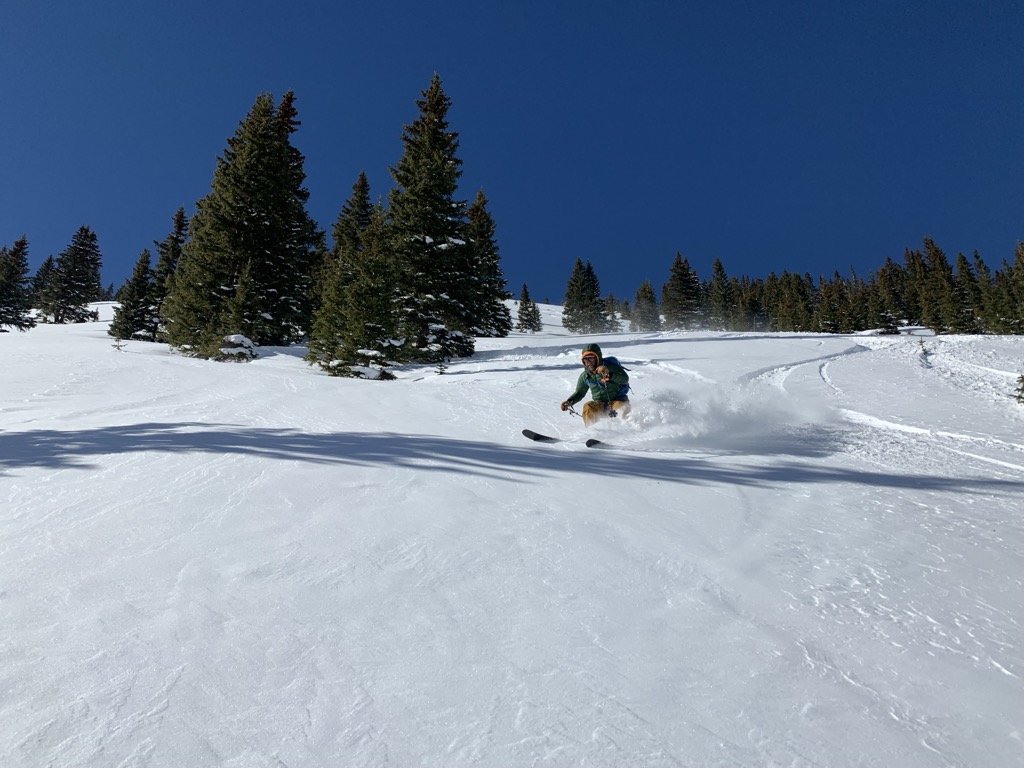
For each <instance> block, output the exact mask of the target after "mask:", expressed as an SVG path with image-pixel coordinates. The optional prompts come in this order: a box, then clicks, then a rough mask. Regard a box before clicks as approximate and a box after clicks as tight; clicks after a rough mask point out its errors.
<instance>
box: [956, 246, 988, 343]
mask: <svg viewBox="0 0 1024 768" xmlns="http://www.w3.org/2000/svg"><path fill="white" fill-rule="evenodd" d="M953 295H954V297H955V300H954V301H953V303H952V308H951V314H950V316H949V318H948V322H949V331H950V333H980V332H981V330H982V317H983V315H984V312H983V309H982V306H981V289H980V288H979V287H978V280H977V278H976V277H975V275H974V270H972V269H971V264H970V262H968V261H967V257H966V256H964V254H963V253H958V254H957V256H956V272H955V273H954V275H953Z"/></svg>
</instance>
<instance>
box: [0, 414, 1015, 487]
mask: <svg viewBox="0 0 1024 768" xmlns="http://www.w3.org/2000/svg"><path fill="white" fill-rule="evenodd" d="M806 438H807V435H806V434H805V435H804V436H803V440H806ZM805 445H806V443H805ZM564 447H565V446H538V445H530V444H527V445H523V446H518V445H508V444H501V443H493V442H483V441H470V440H456V439H452V438H446V437H438V436H434V435H407V434H396V433H386V432H385V433H359V432H336V433H326V434H317V433H308V432H301V431H298V430H293V429H266V428H256V427H239V426H235V425H229V424H201V423H189V422H182V423H171V424H164V423H149V424H134V425H128V426H120V427H106V428H102V429H88V430H79V431H60V430H38V431H31V432H13V433H6V434H0V471H7V472H9V471H10V470H17V469H20V468H32V467H41V468H49V469H90V468H92V467H94V466H95V464H90V463H89V457H99V456H109V455H116V454H126V453H137V452H156V453H173V454H202V455H231V454H234V455H239V456H249V457H253V458H261V459H272V460H282V461H305V462H311V463H314V464H322V465H327V466H356V467H372V466H387V467H392V468H394V467H407V468H410V469H414V470H415V471H418V472H432V473H433V472H442V473H453V474H468V475H475V476H483V477H491V478H494V479H495V480H503V481H506V482H523V481H532V482H544V481H546V480H549V479H550V478H551V477H553V476H557V475H560V474H566V473H569V474H572V473H578V474H581V475H591V474H595V475H603V476H605V477H621V478H634V479H635V478H640V479H647V480H656V481H660V482H671V483H678V484H681V485H711V484H729V485H741V486H767V485H772V484H774V483H830V484H831V483H856V484H862V485H870V486H878V487H887V488H916V489H924V490H948V491H957V492H960V493H965V492H966V493H989V494H991V493H993V492H998V491H1004V492H1019V491H1020V490H1024V482H1020V481H1012V480H998V479H986V478H978V477H973V478H970V477H960V478H957V477H940V476H936V475H907V474H902V475H901V474H887V473H884V472H864V471H859V470H853V469H847V468H843V467H828V466H814V465H809V464H803V463H798V462H796V461H793V460H780V461H778V462H776V463H772V464H768V465H764V464H763V463H762V464H759V465H756V466H736V465H735V462H730V463H729V464H725V463H723V462H720V461H716V460H715V458H714V457H708V456H705V457H693V456H680V455H678V454H675V455H672V454H668V453H656V452H653V453H652V452H648V453H641V452H632V451H594V450H588V449H585V448H581V449H580V450H564ZM762 447H763V448H764V449H765V451H764V453H762V454H761V455H779V454H780V453H782V452H781V451H779V450H778V446H774V447H772V446H770V445H764V446H762ZM814 453H817V455H819V456H821V455H823V454H822V452H821V451H815V452H814ZM747 454H748V455H756V454H757V446H748V450H747ZM732 455H736V454H735V453H733V454H732ZM805 455H806V454H805Z"/></svg>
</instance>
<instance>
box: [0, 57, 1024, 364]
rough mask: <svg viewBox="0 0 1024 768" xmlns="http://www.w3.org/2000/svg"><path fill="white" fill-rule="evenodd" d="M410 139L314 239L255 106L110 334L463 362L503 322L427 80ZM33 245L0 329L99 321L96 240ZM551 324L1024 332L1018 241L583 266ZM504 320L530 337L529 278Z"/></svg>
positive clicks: (439, 98) (285, 156) (316, 359)
mask: <svg viewBox="0 0 1024 768" xmlns="http://www.w3.org/2000/svg"><path fill="white" fill-rule="evenodd" d="M421 96H422V98H421V99H419V100H417V101H416V105H417V109H418V114H417V116H416V118H415V119H414V120H413V121H412V122H411V123H410V124H409V125H406V126H404V131H403V134H402V147H403V152H402V155H401V157H400V159H399V161H398V163H397V164H396V166H395V167H393V168H391V169H390V170H391V177H392V181H393V182H394V186H393V187H392V188H391V189H390V190H389V191H388V192H387V195H386V198H381V197H378V198H377V199H376V200H374V198H373V195H372V193H371V189H370V184H369V181H368V180H367V178H366V175H365V173H360V174H359V176H358V178H357V179H356V180H355V183H354V184H353V186H352V194H351V196H350V197H349V199H348V200H346V201H345V202H344V203H343V204H342V205H341V209H340V212H339V214H338V217H337V219H336V221H335V222H334V225H333V227H332V229H331V235H332V244H331V246H330V247H329V248H328V246H327V245H326V233H325V232H324V231H323V230H321V229H320V228H319V227H318V225H317V224H316V222H314V221H313V220H312V219H311V218H310V217H309V215H308V213H307V212H306V203H307V201H308V196H309V193H308V191H307V190H306V189H305V187H304V186H303V185H304V181H305V171H304V168H303V165H304V161H305V159H304V158H303V156H302V154H301V153H300V152H299V151H298V150H297V149H296V148H295V147H294V146H293V144H292V142H291V138H292V136H293V134H294V133H295V132H296V131H297V130H298V127H299V126H300V124H301V123H300V121H299V120H298V112H297V109H296V106H295V96H294V94H293V93H292V92H288V93H286V94H285V95H284V97H283V98H282V99H281V101H280V102H278V103H276V104H275V102H274V100H273V97H272V96H271V95H270V94H261V95H260V96H259V97H258V98H257V99H256V102H255V104H254V105H253V107H252V108H251V110H250V111H249V113H248V114H247V115H246V117H245V119H244V120H243V121H241V122H240V124H239V127H238V129H237V130H236V131H235V133H234V135H233V136H232V137H231V138H229V139H228V140H227V147H226V149H225V150H224V152H223V154H222V155H221V156H220V157H218V158H217V163H216V168H215V170H214V176H213V181H212V184H211V189H210V193H209V194H208V195H207V196H206V197H205V198H203V199H202V200H200V201H198V202H197V203H196V211H195V215H194V216H193V217H192V219H191V220H188V219H187V217H186V216H185V212H184V209H183V208H180V209H179V210H178V211H177V212H176V213H175V215H174V217H173V219H172V228H171V231H170V233H169V234H168V235H167V236H166V237H165V238H164V239H163V240H162V241H154V247H155V250H156V263H155V264H154V263H153V255H152V254H151V252H150V251H149V250H148V249H146V250H143V251H142V252H141V253H140V255H139V258H138V261H137V262H136V263H135V266H134V269H133V271H132V275H131V276H130V277H129V278H128V280H127V281H126V282H125V283H124V285H122V286H121V288H120V290H119V291H118V293H117V299H118V301H119V306H118V308H117V309H116V311H115V315H114V320H113V322H112V323H111V326H110V330H109V332H110V334H111V335H112V336H114V337H116V338H119V339H138V340H145V341H163V342H167V343H169V344H170V345H171V346H172V347H174V348H175V349H176V350H177V351H179V352H180V353H182V354H186V355H191V356H196V357H203V358H209V359H215V360H245V359H249V358H251V357H252V356H253V354H254V351H253V350H254V347H255V346H267V345H271V346H274V345H288V344H293V343H297V342H304V343H305V344H306V345H307V349H308V353H307V360H308V361H309V362H310V363H311V364H314V365H317V366H319V367H320V368H322V369H323V370H325V371H327V372H328V373H330V374H332V375H342V376H361V377H372V378H390V377H392V374H390V373H389V369H390V368H392V367H394V366H396V365H400V364H405V363H418V364H431V365H436V366H437V367H438V369H439V370H442V371H443V370H444V367H445V365H446V363H447V362H448V361H449V360H451V359H452V358H455V357H465V356H469V355H472V354H473V352H474V349H475V339H476V338H478V337H481V336H505V335H507V334H508V333H509V331H510V330H511V329H512V327H513V322H512V318H511V313H510V311H509V309H508V308H507V305H506V303H505V302H506V299H508V298H511V294H510V293H509V292H508V291H507V290H506V285H505V279H504V277H503V274H502V270H501V264H500V256H499V252H498V245H497V241H496V237H495V223H494V220H493V218H492V217H491V215H490V213H489V211H488V210H487V203H488V201H487V198H486V196H485V195H484V193H483V191H482V190H481V191H479V192H478V193H477V194H476V196H475V198H474V199H473V201H472V202H467V201H465V200H460V199H459V198H458V196H457V195H458V180H459V178H460V177H461V173H462V172H461V164H462V161H461V160H460V159H459V157H458V147H459V137H458V133H457V132H455V131H453V130H451V129H450V127H449V125H448V119H447V114H448V110H449V108H450V106H451V101H450V99H449V98H448V96H447V95H446V94H445V92H444V90H443V88H442V85H441V81H440V78H439V77H438V76H437V75H436V74H435V75H434V77H433V78H432V80H431V82H430V85H429V86H428V88H427V89H426V90H425V91H423V92H422V93H421ZM27 254H28V243H27V240H26V238H25V237H22V238H20V239H19V240H18V241H17V242H16V243H14V245H13V246H12V247H11V248H8V247H6V246H3V247H0V330H3V329H6V328H15V329H19V330H28V329H29V328H31V327H32V326H33V325H34V324H35V323H36V322H54V323H68V322H84V321H87V320H90V319H94V317H95V315H94V314H92V312H91V310H90V309H89V304H90V303H92V302H95V301H101V300H104V299H107V298H110V289H109V288H108V289H107V290H104V289H103V288H102V286H101V284H100V266H101V261H102V258H101V255H100V252H99V248H98V245H97V240H96V235H95V233H93V232H92V230H91V229H89V227H85V226H83V227H81V228H80V229H79V230H78V231H77V232H76V233H75V235H74V237H73V238H72V242H71V244H70V245H69V246H68V248H67V249H65V251H63V252H62V253H61V254H60V255H59V256H58V257H57V258H56V259H54V258H53V257H48V258H47V259H46V261H44V262H43V264H42V265H41V266H40V268H39V270H38V271H37V272H36V274H35V275H34V276H31V277H30V276H29V272H28V261H27ZM563 308H564V313H563V323H564V325H565V327H566V328H567V329H569V330H571V331H573V332H578V333H599V332H611V331H617V330H621V329H622V327H623V324H624V323H628V324H629V327H630V329H631V330H634V331H657V330H661V329H668V330H680V329H681V330H694V329H711V330H730V331H798V332H799V331H806V332H825V333H850V332H856V331H862V330H867V329H880V330H881V331H882V332H888V333H895V332H898V330H899V328H900V327H901V326H907V325H910V326H924V327H928V328H931V329H932V330H934V331H935V332H936V333H1006V334H1019V333H1022V332H1024V245H1020V244H1019V245H1018V247H1017V250H1016V253H1015V258H1014V260H1013V262H1012V263H1008V262H1007V261H1005V260H1004V261H1003V262H1002V265H1001V266H1000V268H998V269H996V270H994V271H993V270H991V269H990V268H989V267H988V266H987V265H986V264H985V263H984V261H983V260H982V259H981V257H980V256H979V255H978V254H977V253H975V254H974V255H973V258H972V259H968V258H967V257H965V256H964V255H963V254H958V256H957V258H956V260H955V262H954V263H952V264H951V263H950V260H949V259H947V257H946V255H945V254H944V253H943V251H942V250H941V249H940V248H939V247H938V246H937V245H936V244H935V243H934V242H933V241H932V240H930V239H925V240H924V243H923V247H922V248H921V249H918V250H911V249H907V250H906V252H905V254H904V259H903V262H902V263H897V262H895V261H893V260H892V259H887V260H886V262H885V264H884V265H883V266H882V267H881V268H880V269H878V270H877V271H876V272H875V273H873V274H871V275H869V276H867V277H866V278H864V277H860V276H858V275H856V274H854V273H852V272H851V274H850V275H849V276H842V275H840V274H839V273H838V272H836V273H834V274H833V275H832V276H831V277H825V276H819V277H818V279H817V280H814V279H813V278H812V277H811V276H810V274H808V273H805V274H803V275H800V274H796V273H790V272H785V271H784V272H783V273H782V274H781V275H776V274H774V273H773V274H770V275H769V276H768V277H767V278H756V279H754V278H750V277H745V276H744V277H735V276H730V275H728V274H727V273H726V271H725V268H724V266H723V265H722V262H721V261H720V260H717V259H716V260H715V262H714V263H713V265H712V269H711V274H710V276H709V277H708V278H707V279H704V280H702V279H701V278H699V277H698V275H697V273H696V271H695V270H694V269H693V268H692V267H691V266H690V263H689V261H688V260H687V259H686V258H683V257H682V256H681V255H680V254H678V253H677V254H676V255H675V260H674V261H673V262H672V264H671V266H670V268H669V270H668V277H667V281H666V282H665V283H664V284H663V285H662V286H661V289H660V295H659V293H658V292H657V291H656V290H655V287H654V285H653V284H652V283H651V282H650V281H649V280H647V281H644V283H643V284H641V286H640V288H639V290H638V291H637V292H636V294H635V296H634V297H633V301H632V304H630V302H629V301H625V300H624V301H620V300H618V299H616V298H615V297H614V296H613V295H612V294H608V295H606V296H602V292H601V287H600V283H599V281H598V278H597V275H596V274H595V271H594V269H593V266H592V265H591V264H590V263H589V262H584V261H583V260H582V259H576V261H575V264H574V265H573V268H572V272H571V275H570V278H569V281H568V283H567V286H566V294H565V298H564V301H563ZM515 327H516V328H517V329H518V330H520V331H525V332H533V331H539V330H540V329H541V320H540V313H539V310H538V308H537V306H536V304H535V302H534V301H533V300H532V299H531V297H530V296H529V291H528V289H527V286H526V285H525V284H524V285H523V287H522V292H521V294H520V300H519V304H518V317H517V319H516V324H515Z"/></svg>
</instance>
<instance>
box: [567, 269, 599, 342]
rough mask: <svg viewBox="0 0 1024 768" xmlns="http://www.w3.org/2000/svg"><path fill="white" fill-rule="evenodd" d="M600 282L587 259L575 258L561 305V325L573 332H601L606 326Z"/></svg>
mask: <svg viewBox="0 0 1024 768" xmlns="http://www.w3.org/2000/svg"><path fill="white" fill-rule="evenodd" d="M605 314H606V312H605V305H604V301H603V300H602V299H601V284H600V282H599V281H598V279H597V274H596V273H595V272H594V267H593V266H592V265H591V264H590V262H589V261H588V262H587V263H586V265H584V264H583V260H582V259H579V258H577V259H576V263H575V264H574V265H573V268H572V274H571V275H570V276H569V283H568V284H567V286H566V289H565V301H564V302H563V305H562V325H563V326H565V328H566V330H569V331H572V332H573V333H602V332H604V330H605V329H606V327H607V319H606V317H605Z"/></svg>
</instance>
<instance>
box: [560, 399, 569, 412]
mask: <svg viewBox="0 0 1024 768" xmlns="http://www.w3.org/2000/svg"><path fill="white" fill-rule="evenodd" d="M571 405H572V403H570V402H569V401H568V400H566V401H565V402H563V403H562V405H561V406H559V407H560V408H561V409H562V410H563V411H568V410H569V406H571Z"/></svg>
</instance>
